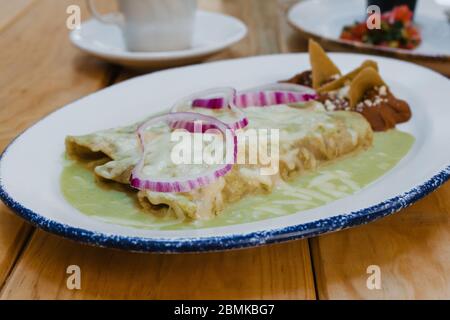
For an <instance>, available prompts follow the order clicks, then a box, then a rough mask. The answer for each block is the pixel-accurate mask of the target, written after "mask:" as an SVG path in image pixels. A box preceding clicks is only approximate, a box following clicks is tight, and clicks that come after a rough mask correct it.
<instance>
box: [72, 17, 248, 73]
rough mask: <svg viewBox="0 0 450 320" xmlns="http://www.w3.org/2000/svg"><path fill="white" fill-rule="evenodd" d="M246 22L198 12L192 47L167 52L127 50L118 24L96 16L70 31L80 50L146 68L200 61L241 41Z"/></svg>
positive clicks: (131, 65) (122, 63) (114, 61)
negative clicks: (104, 20) (105, 21)
mask: <svg viewBox="0 0 450 320" xmlns="http://www.w3.org/2000/svg"><path fill="white" fill-rule="evenodd" d="M246 34H247V27H246V26H245V24H244V23H243V22H242V21H240V20H239V19H236V18H234V17H231V16H228V15H224V14H220V13H214V12H207V11H201V10H199V11H197V17H196V21H195V29H194V39H193V44H192V48H190V49H186V50H176V51H164V52H131V51H128V50H127V49H126V46H125V42H124V40H123V37H122V33H121V31H120V29H119V27H117V26H115V25H107V24H104V23H101V22H99V21H97V20H95V19H91V20H88V21H86V22H84V23H83V24H82V25H81V29H79V30H74V31H72V32H71V33H70V39H71V41H72V43H73V44H74V45H75V46H76V47H78V48H79V49H81V50H83V51H85V52H87V53H89V54H92V55H94V56H96V57H99V58H101V59H105V60H107V61H109V62H113V63H117V64H121V65H125V66H130V67H143V68H166V67H173V66H180V65H183V64H188V63H193V62H197V61H200V60H202V59H204V58H206V57H208V56H211V55H213V54H214V53H217V52H219V51H222V50H223V49H225V48H227V47H229V46H231V45H233V44H235V43H236V42H239V41H240V40H242V38H244V37H245V35H246Z"/></svg>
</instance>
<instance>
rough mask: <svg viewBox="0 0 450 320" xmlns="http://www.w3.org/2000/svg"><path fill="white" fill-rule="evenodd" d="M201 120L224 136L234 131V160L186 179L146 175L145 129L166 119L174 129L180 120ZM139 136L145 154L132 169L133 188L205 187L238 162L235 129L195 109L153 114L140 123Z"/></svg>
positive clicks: (161, 189) (153, 189) (172, 189)
mask: <svg viewBox="0 0 450 320" xmlns="http://www.w3.org/2000/svg"><path fill="white" fill-rule="evenodd" d="M199 120H200V121H203V122H205V123H208V124H209V125H213V126H214V129H217V130H219V131H221V132H222V133H223V135H224V137H227V133H228V132H229V133H230V134H231V138H232V139H233V159H232V162H233V163H225V164H223V165H220V166H219V167H218V168H214V169H210V170H207V171H205V172H202V173H201V174H198V175H193V176H188V177H183V178H179V177H178V178H165V179H158V178H151V177H147V176H145V175H144V174H143V172H142V170H143V168H144V165H145V156H146V153H147V152H146V151H147V149H146V144H145V141H144V135H143V134H144V131H145V130H146V129H147V128H149V127H150V126H152V125H154V124H156V123H159V122H167V124H168V125H169V126H171V127H172V128H173V124H174V123H181V122H183V121H190V122H192V123H194V122H195V121H199ZM137 135H138V138H139V143H140V146H141V150H142V157H141V159H140V160H139V162H138V163H137V164H136V166H135V167H134V169H133V171H132V172H131V177H130V185H131V186H132V187H133V188H136V189H139V190H150V191H154V192H188V191H190V190H193V189H197V188H200V187H204V186H206V185H208V184H210V183H212V182H214V181H216V180H217V179H218V178H219V177H222V176H224V175H225V174H227V173H228V172H229V171H230V170H231V169H232V168H233V164H234V163H236V159H237V137H236V134H235V132H234V130H231V129H230V127H229V126H228V125H227V124H225V123H224V122H222V121H220V120H218V119H216V118H213V117H209V116H206V115H203V114H198V113H192V112H178V113H169V114H165V115H162V116H158V117H154V118H151V119H149V120H148V121H146V122H145V123H144V124H142V125H141V126H139V128H138V129H137ZM225 143H226V145H228V142H227V139H225ZM227 156H228V154H226V157H225V159H227ZM225 162H227V161H225Z"/></svg>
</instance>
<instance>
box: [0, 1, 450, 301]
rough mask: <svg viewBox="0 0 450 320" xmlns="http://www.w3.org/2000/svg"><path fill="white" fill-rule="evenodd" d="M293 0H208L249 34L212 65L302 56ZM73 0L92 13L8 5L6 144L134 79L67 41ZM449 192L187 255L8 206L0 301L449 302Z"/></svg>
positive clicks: (3, 62) (3, 77) (49, 4)
mask: <svg viewBox="0 0 450 320" xmlns="http://www.w3.org/2000/svg"><path fill="white" fill-rule="evenodd" d="M7 2H8V3H7ZM295 2H296V1H295V0H201V1H200V6H201V7H202V8H204V9H207V10H211V11H219V12H224V13H227V14H231V15H234V16H236V17H238V18H240V19H241V20H243V21H244V22H245V23H246V24H247V26H248V28H249V35H248V36H247V38H246V39H244V40H243V41H242V42H240V43H238V44H236V45H235V46H233V47H232V48H230V49H229V50H226V51H224V52H222V53H220V54H218V55H216V56H214V57H212V58H211V59H210V60H219V59H228V58H235V57H242V56H252V55H259V54H272V53H279V52H304V51H305V49H306V42H307V40H306V39H305V38H303V37H302V36H301V35H299V34H298V33H297V32H294V31H293V30H292V29H291V28H290V27H289V26H288V24H287V23H286V20H285V13H286V11H287V9H288V8H289V7H290V6H291V5H292V4H293V3H295ZM99 3H102V1H99ZM69 4H79V5H80V6H81V8H82V16H83V19H85V18H88V16H89V15H88V14H87V12H86V8H85V7H84V1H81V0H78V1H75V0H58V1H55V0H39V1H31V0H30V1H29V3H28V1H24V0H23V1H22V0H21V1H17V4H16V5H14V6H13V5H12V4H11V2H10V1H6V0H0V12H1V14H0V45H1V46H2V48H9V49H8V50H0V70H2V72H1V73H0V150H2V149H3V148H4V147H5V146H6V144H7V143H8V142H9V141H11V139H12V138H13V137H14V136H15V135H17V134H18V133H19V132H21V131H22V130H24V129H25V128H26V127H28V126H29V125H30V124H32V123H33V122H35V121H37V120H38V119H40V118H41V117H43V116H45V115H46V114H48V113H49V112H51V111H52V110H55V109H56V108H58V107H60V106H62V105H64V104H66V103H68V102H71V101H73V100H76V99H77V98H79V97H81V96H84V95H86V94H88V93H91V92H94V91H97V90H99V89H101V88H103V87H105V86H107V85H109V84H112V83H115V82H119V81H123V80H126V79H128V78H130V77H133V76H135V75H137V74H138V72H136V71H133V70H128V69H124V68H121V67H117V66H112V65H109V64H106V63H103V62H101V61H99V60H97V59H95V58H92V57H89V56H87V55H85V54H84V53H81V52H79V51H77V50H76V49H75V48H73V47H72V46H71V45H70V43H69V40H68V37H67V35H68V30H67V29H66V28H65V19H66V17H67V15H66V13H65V9H66V7H67V6H68V5H69ZM103 5H104V3H103ZM4 8H8V10H7V11H8V12H9V13H10V14H5V10H3V9H4ZM103 9H104V8H102V11H103ZM105 11H108V6H106V9H105ZM49 17H51V18H49ZM445 67H446V68H447V67H448V66H445ZM296 71H297V70H293V72H296ZM449 199H450V185H449V184H447V185H445V186H444V187H442V188H441V189H439V190H438V191H436V192H434V193H433V194H431V195H430V196H428V197H427V198H425V199H423V200H422V201H420V202H418V203H417V204H415V205H413V206H411V207H410V208H408V209H406V210H403V211H402V212H401V213H399V214H396V215H393V216H391V217H389V218H386V219H383V220H380V221H377V222H375V223H371V224H369V225H366V226H362V227H358V228H353V229H350V230H345V231H341V232H337V233H332V234H329V235H324V236H321V237H317V238H314V239H311V240H309V241H308V240H301V241H294V242H289V243H284V244H278V245H271V246H266V247H260V248H255V249H246V250H237V251H230V252H222V253H208V254H183V255H160V254H137V253H127V252H122V251H117V250H111V249H101V248H94V247H90V246H86V245H81V244H78V243H75V242H72V241H68V240H65V239H62V238H60V237H57V236H54V235H50V234H48V233H45V232H43V231H40V230H35V229H34V228H32V227H30V226H29V225H28V224H26V223H25V222H23V221H22V220H20V219H19V218H16V217H15V216H14V215H13V214H12V213H11V212H10V211H9V210H8V209H6V208H5V206H4V205H3V204H0V288H1V291H0V298H1V299H103V298H110V299H120V298H134V299H199V298H200V299H259V298H266V299H315V298H319V299H388V298H393V299H422V298H431V299H433V298H447V299H448V298H450V279H449V274H450V248H449V247H448V243H449V240H450V234H449V230H450V228H449V214H450V200H449ZM310 248H311V252H310ZM70 265H78V266H80V268H81V280H82V281H81V286H82V287H81V290H69V289H68V288H67V285H66V281H67V278H68V274H67V273H66V269H67V267H68V266H70ZM370 265H377V266H379V267H380V270H381V276H382V282H381V289H380V290H369V289H368V288H367V286H366V281H367V277H368V276H369V275H368V274H367V272H366V270H367V267H368V266H370Z"/></svg>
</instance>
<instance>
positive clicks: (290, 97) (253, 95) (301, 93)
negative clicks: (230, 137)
mask: <svg viewBox="0 0 450 320" xmlns="http://www.w3.org/2000/svg"><path fill="white" fill-rule="evenodd" d="M314 99H317V94H316V92H315V91H314V90H312V89H311V88H308V87H305V86H300V85H296V84H290V83H276V84H269V85H264V86H260V87H256V88H252V89H249V90H245V91H242V92H239V93H238V94H237V95H235V97H234V104H235V105H236V106H237V107H238V108H247V107H265V106H270V105H278V104H286V103H298V102H307V101H310V100H314ZM226 104H227V101H226V100H225V99H224V98H218V97H213V98H210V99H205V98H198V99H195V100H193V101H192V107H194V108H207V109H221V108H224V107H226Z"/></svg>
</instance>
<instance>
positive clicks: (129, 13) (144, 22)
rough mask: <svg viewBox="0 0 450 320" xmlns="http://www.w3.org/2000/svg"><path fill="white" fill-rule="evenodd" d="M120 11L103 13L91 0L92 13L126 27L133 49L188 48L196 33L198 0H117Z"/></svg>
mask: <svg viewBox="0 0 450 320" xmlns="http://www.w3.org/2000/svg"><path fill="white" fill-rule="evenodd" d="M116 1H117V2H118V8H119V12H118V13H117V14H115V15H106V16H104V15H101V14H99V13H98V12H97V10H96V8H95V0H88V7H89V9H90V11H91V12H92V15H93V16H94V17H95V18H96V19H97V20H99V21H100V22H103V23H107V24H115V25H117V26H119V27H120V28H121V30H122V33H123V37H124V40H125V43H126V46H127V48H128V50H130V51H171V50H183V49H188V48H189V47H191V45H192V37H193V33H194V23H195V12H196V9H197V1H196V0H116Z"/></svg>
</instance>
